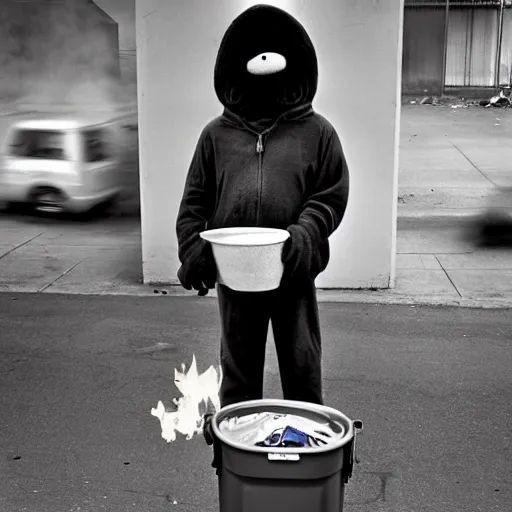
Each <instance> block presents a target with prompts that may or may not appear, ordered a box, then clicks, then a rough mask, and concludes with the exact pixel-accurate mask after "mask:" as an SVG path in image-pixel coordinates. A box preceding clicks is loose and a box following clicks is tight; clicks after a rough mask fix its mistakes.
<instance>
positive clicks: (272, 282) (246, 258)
mask: <svg viewBox="0 0 512 512" xmlns="http://www.w3.org/2000/svg"><path fill="white" fill-rule="evenodd" d="M200 236H201V238H203V239H204V240H207V241H208V242H210V243H211V244H212V250H213V256H214V257H215V263H216V264H217V272H218V282H219V283H221V284H224V285H226V286H228V287H229V288H231V289H233V290H237V291H241V292H263V291H268V290H275V289H276V288H279V284H280V282H281V277H282V275H283V263H282V261H281V254H282V251H283V245H284V242H285V241H286V239H287V238H288V237H289V236H290V233H289V232H288V231H286V230H284V229H272V228H222V229H211V230H209V231H203V232H202V233H201V234H200Z"/></svg>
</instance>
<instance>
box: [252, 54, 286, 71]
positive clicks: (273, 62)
mask: <svg viewBox="0 0 512 512" xmlns="http://www.w3.org/2000/svg"><path fill="white" fill-rule="evenodd" d="M285 68H286V59H285V58H284V57H283V56H282V55H281V54H280V53H273V52H265V53H260V54H259V55H256V57H254V58H252V59H251V60H250V61H249V62H248V63H247V71H249V73H251V74H253V75H272V74H273V73H279V71H282V70H283V69H285Z"/></svg>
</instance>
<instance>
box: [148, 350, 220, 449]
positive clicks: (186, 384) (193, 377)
mask: <svg viewBox="0 0 512 512" xmlns="http://www.w3.org/2000/svg"><path fill="white" fill-rule="evenodd" d="M181 369H182V371H181V372H180V371H178V370H176V369H175V370H174V384H175V385H176V387H177V388H178V390H179V391H180V392H181V394H182V395H183V396H182V397H181V398H178V399H176V398H175V399H173V403H174V404H175V405H176V406H177V410H175V411H167V410H166V409H165V407H164V404H163V403H162V402H161V401H159V402H158V404H157V406H156V408H152V409H151V415H152V416H155V417H157V418H158V419H159V420H160V425H161V427H162V437H163V438H164V439H165V440H166V441H167V442H168V443H170V442H172V441H175V440H176V437H177V436H176V434H177V433H178V432H179V433H180V434H183V435H185V436H186V439H187V440H190V439H192V437H194V435H197V434H202V431H203V423H204V414H205V413H207V412H208V413H215V412H217V411H218V410H219V409H220V398H219V389H220V384H221V382H222V369H221V368H220V367H219V371H218V373H217V370H215V368H214V367H213V366H210V367H209V368H208V369H207V370H206V371H205V372H204V373H202V374H199V373H198V372H197V361H196V356H195V355H194V356H193V357H192V364H191V365H190V368H189V370H188V372H186V373H185V364H182V365H181Z"/></svg>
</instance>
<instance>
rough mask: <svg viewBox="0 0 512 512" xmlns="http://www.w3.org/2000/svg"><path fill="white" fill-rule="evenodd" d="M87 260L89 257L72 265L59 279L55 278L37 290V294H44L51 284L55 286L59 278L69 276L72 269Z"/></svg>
mask: <svg viewBox="0 0 512 512" xmlns="http://www.w3.org/2000/svg"><path fill="white" fill-rule="evenodd" d="M87 259H89V256H87V258H84V259H83V260H80V261H79V262H77V263H75V264H74V265H72V266H71V267H69V268H68V269H67V270H65V271H64V272H63V273H62V274H61V275H60V276H59V277H57V278H56V279H54V280H53V281H52V282H51V283H48V284H45V285H44V286H43V287H42V288H39V290H37V293H41V292H44V291H45V290H47V289H48V288H50V286H52V285H53V284H55V283H56V282H57V281H58V280H59V279H60V278H61V277H64V276H65V275H66V274H69V273H70V272H71V271H72V270H73V269H74V268H76V267H78V265H80V263H83V262H84V261H85V260H87Z"/></svg>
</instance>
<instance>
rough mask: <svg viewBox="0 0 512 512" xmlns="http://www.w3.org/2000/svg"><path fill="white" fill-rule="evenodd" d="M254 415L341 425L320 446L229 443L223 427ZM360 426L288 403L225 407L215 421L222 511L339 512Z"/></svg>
mask: <svg viewBox="0 0 512 512" xmlns="http://www.w3.org/2000/svg"><path fill="white" fill-rule="evenodd" d="M255 413H277V414H291V415H294V416H300V417H302V418H306V419H308V420H312V421H318V422H325V420H326V419H327V420H329V421H331V422H335V423H336V424H337V425H339V426H341V429H340V432H339V435H338V436H337V437H336V439H335V440H334V441H333V442H332V443H330V444H329V445H326V446H321V447H314V448H313V447H293V448H292V447H279V448H277V447H262V446H255V445H254V446H251V445H246V444H242V443H239V442H236V441H234V440H233V439H230V438H229V436H226V435H225V433H223V432H222V431H221V429H220V428H219V425H220V424H221V422H222V421H223V420H226V419H229V418H240V417H243V416H247V415H251V414H255ZM361 429H362V423H361V422H360V421H358V420H356V421H352V420H350V419H349V418H347V417H346V416H345V415H344V414H342V413H341V412H339V411H337V410H335V409H332V408H330V407H326V406H320V405H316V404H311V403H306V402H296V401H290V400H252V401H247V402H241V403H237V404H233V405H230V406H227V407H224V408H222V409H221V410H220V411H218V412H217V413H216V414H215V415H214V417H213V420H212V430H213V434H214V437H215V443H214V444H215V447H214V449H215V452H216V459H217V461H216V466H217V468H218V471H217V474H218V479H219V505H220V511H221V512H274V511H275V512H277V511H279V512H283V511H288V510H290V511H294V512H339V511H342V510H343V499H344V489H345V484H346V483H348V480H349V478H350V477H351V475H352V467H353V464H354V458H355V438H356V433H357V431H359V430H361Z"/></svg>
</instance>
